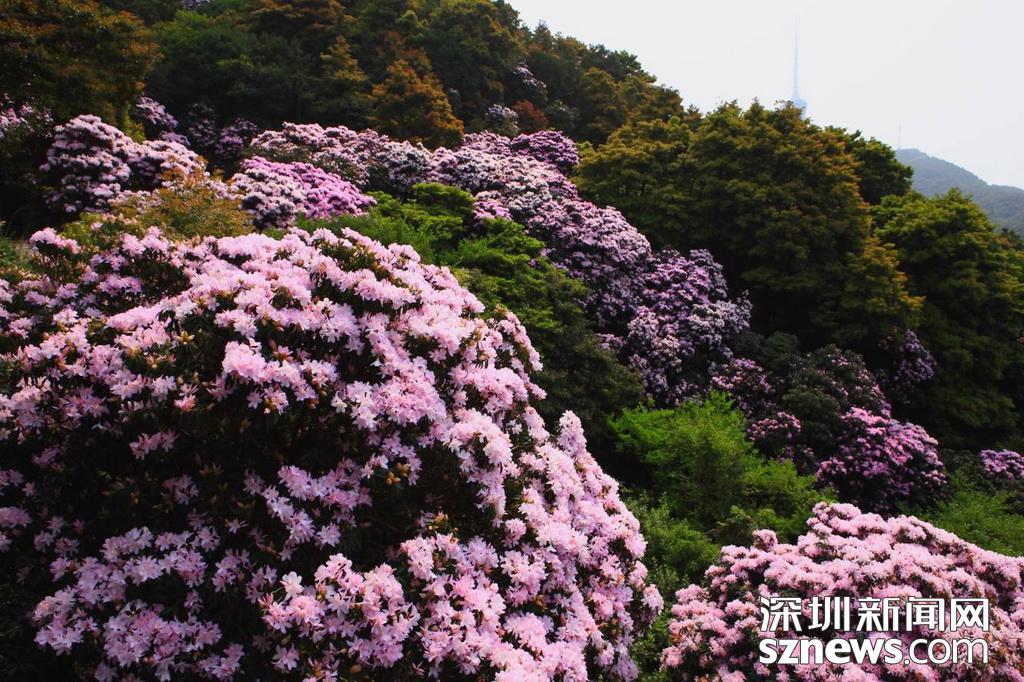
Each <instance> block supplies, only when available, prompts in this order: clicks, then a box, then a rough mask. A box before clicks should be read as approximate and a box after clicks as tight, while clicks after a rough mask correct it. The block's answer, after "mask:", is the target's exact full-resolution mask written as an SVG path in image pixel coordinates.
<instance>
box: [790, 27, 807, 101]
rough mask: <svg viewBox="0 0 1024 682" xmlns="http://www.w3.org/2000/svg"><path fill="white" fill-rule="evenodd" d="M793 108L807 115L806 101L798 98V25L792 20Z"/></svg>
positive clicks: (791, 99)
mask: <svg viewBox="0 0 1024 682" xmlns="http://www.w3.org/2000/svg"><path fill="white" fill-rule="evenodd" d="M790 101H792V102H793V106H795V107H796V108H797V109H799V110H800V111H801V113H803V115H804V116H806V115H807V100H805V99H804V98H803V97H801V96H800V24H799V23H798V21H797V19H795V18H794V19H793V95H792V97H790Z"/></svg>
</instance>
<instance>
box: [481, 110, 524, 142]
mask: <svg viewBox="0 0 1024 682" xmlns="http://www.w3.org/2000/svg"><path fill="white" fill-rule="evenodd" d="M484 124H485V125H486V126H487V129H488V130H491V131H493V132H495V133H498V134H499V135H505V136H508V137H512V136H513V135H518V134H519V114H517V113H516V112H515V110H513V109H510V108H509V107H506V106H505V105H503V104H492V105H491V106H489V107H487V111H485V112H484Z"/></svg>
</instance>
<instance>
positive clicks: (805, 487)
mask: <svg viewBox="0 0 1024 682" xmlns="http://www.w3.org/2000/svg"><path fill="white" fill-rule="evenodd" d="M611 425H612V429H613V430H614V432H615V434H616V435H617V436H618V439H619V443H620V446H621V447H622V448H623V449H624V450H625V451H627V452H629V453H631V454H632V455H634V456H635V457H636V458H637V459H639V460H640V461H641V462H642V463H643V464H644V465H645V468H646V470H647V472H648V474H649V482H648V483H647V484H646V485H645V486H644V492H640V493H636V494H634V495H633V496H632V499H630V501H629V506H630V509H631V510H632V511H633V513H634V514H635V515H636V517H637V519H638V520H639V521H640V526H641V528H642V530H643V534H644V538H645V539H646V540H647V554H646V556H645V558H644V561H645V562H646V563H647V565H648V567H649V568H650V571H651V577H652V580H653V581H654V583H655V584H657V585H658V587H659V589H660V590H661V592H662V596H663V597H664V598H665V599H666V601H670V600H671V599H672V598H673V595H674V594H675V592H676V591H677V590H679V589H680V588H682V587H685V586H686V585H688V584H690V583H693V582H699V581H700V580H701V577H702V576H703V574H704V571H705V570H707V568H708V567H709V566H710V565H711V564H712V563H713V562H714V561H715V560H716V559H718V556H719V552H720V550H721V546H722V545H729V544H739V545H746V544H749V543H750V541H751V537H752V533H753V531H754V530H756V529H759V528H771V529H773V530H775V531H776V533H777V534H778V535H779V538H780V539H781V540H782V541H784V542H786V541H793V540H795V539H796V538H797V536H798V535H800V534H801V533H802V532H803V531H804V530H805V529H806V526H805V522H806V519H807V517H808V516H809V515H810V511H811V509H812V508H813V507H814V505H815V504H816V503H817V502H819V501H821V500H822V499H827V498H828V495H827V493H823V492H822V491H819V490H815V489H814V479H813V477H811V476H800V475H799V474H798V473H797V471H796V469H795V468H794V466H793V464H792V463H791V462H783V461H775V460H768V459H765V458H763V457H762V456H760V455H759V454H758V453H757V452H756V451H755V450H754V449H753V446H752V445H751V444H750V442H749V441H748V440H747V437H746V424H745V422H744V419H743V416H742V415H741V414H740V413H739V411H738V410H736V409H735V408H734V407H733V405H732V404H731V403H730V401H729V400H728V398H727V397H726V396H724V395H723V394H720V393H714V392H713V393H711V394H710V395H709V396H708V397H707V399H705V400H704V401H703V402H696V401H692V402H688V403H685V404H683V405H682V406H680V407H678V408H676V409H673V410H651V409H632V410H627V411H625V412H624V413H623V414H622V416H620V417H618V418H616V419H613V420H612V422H611ZM667 644H668V632H667V629H666V627H665V622H664V618H663V619H662V620H659V621H658V622H657V623H655V625H654V627H653V628H651V630H650V631H649V632H648V633H647V635H646V636H645V637H644V638H643V639H642V640H640V641H639V642H638V643H637V644H636V646H635V647H634V649H633V653H634V655H635V656H636V658H637V662H638V665H640V667H641V669H642V670H645V671H655V670H657V669H658V667H659V655H660V652H661V651H662V650H663V649H664V648H665V646H667ZM652 679H657V678H652Z"/></svg>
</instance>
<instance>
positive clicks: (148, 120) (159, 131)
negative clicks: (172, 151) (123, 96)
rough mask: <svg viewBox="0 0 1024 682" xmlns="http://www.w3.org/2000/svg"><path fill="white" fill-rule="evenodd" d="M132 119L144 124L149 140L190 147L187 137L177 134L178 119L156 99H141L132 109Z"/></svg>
mask: <svg viewBox="0 0 1024 682" xmlns="http://www.w3.org/2000/svg"><path fill="white" fill-rule="evenodd" d="M132 117H133V118H135V119H136V120H138V121H139V122H140V123H142V127H143V129H144V130H145V132H146V137H147V138H148V139H151V140H169V141H171V142H177V143H179V144H183V145H185V146H188V141H187V140H186V138H185V136H184V135H181V134H180V133H177V132H175V131H176V130H177V129H178V119H176V118H174V116H173V115H172V114H171V113H170V112H169V111H167V109H166V108H165V107H164V105H162V104H160V102H157V101H156V100H155V99H153V98H151V97H140V98H139V100H138V101H137V102H136V103H135V106H133V107H132Z"/></svg>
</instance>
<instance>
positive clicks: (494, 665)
mask: <svg viewBox="0 0 1024 682" xmlns="http://www.w3.org/2000/svg"><path fill="white" fill-rule="evenodd" d="M33 245H34V247H35V248H36V249H37V250H38V254H39V258H41V259H45V261H46V262H45V266H46V267H45V268H42V267H41V268H40V271H42V272H47V273H54V274H51V275H47V276H42V277H41V278H38V279H30V280H24V281H22V282H20V283H18V284H14V283H9V282H6V281H3V280H0V320H3V322H4V323H3V325H0V330H2V331H0V363H2V368H3V371H0V442H2V446H0V447H2V448H3V450H4V452H5V458H4V462H3V470H2V471H0V527H2V531H3V536H2V541H0V547H2V549H3V550H5V553H4V554H3V555H2V556H3V557H4V561H5V562H8V563H9V565H11V566H12V569H13V570H11V571H10V572H9V573H6V575H9V576H13V575H15V574H17V575H18V576H19V578H20V583H19V587H18V591H19V594H21V595H24V596H26V597H30V598H31V600H32V602H33V607H34V608H33V614H32V618H33V622H34V624H35V627H36V628H37V635H36V641H37V642H38V643H39V644H40V645H41V646H43V647H46V648H47V649H48V650H51V651H53V652H54V653H57V654H69V655H70V656H71V657H72V658H71V660H72V661H73V662H74V664H75V665H76V666H77V676H95V677H96V678H97V679H101V680H107V679H112V678H114V677H122V676H125V675H130V676H135V675H137V676H146V677H149V676H155V677H158V678H163V679H168V678H172V677H184V676H198V677H205V678H217V679H227V678H230V677H233V676H245V677H252V678H264V679H266V678H268V677H281V676H290V677H294V678H296V679H311V678H329V679H336V678H337V677H338V676H339V675H340V676H347V675H358V674H359V671H360V670H364V671H377V672H376V674H379V675H382V676H385V677H389V678H405V677H417V676H432V677H446V678H448V677H453V676H461V675H472V676H484V677H494V678H497V679H507V680H526V679H538V680H539V679H548V678H550V677H564V678H572V679H586V678H588V677H591V676H597V675H600V674H608V675H611V676H614V677H625V678H629V677H633V676H634V675H635V672H636V671H635V668H634V666H633V664H632V662H631V660H630V658H629V655H628V651H627V649H628V647H629V645H630V643H631V641H632V640H633V638H634V635H635V634H636V632H637V631H638V629H639V628H641V627H642V626H644V625H645V624H646V623H648V622H649V620H650V618H651V617H652V616H653V615H654V613H656V611H657V610H658V609H659V608H660V600H661V598H660V596H659V595H658V593H657V590H656V589H655V588H654V587H653V586H649V585H647V584H646V581H645V574H646V570H645V568H644V566H643V564H642V563H640V558H641V556H642V555H643V552H644V541H643V538H642V537H641V536H640V534H639V531H638V524H637V522H636V519H635V518H634V517H633V516H632V515H631V514H630V513H629V512H628V511H627V510H626V508H625V507H624V505H623V504H622V502H621V501H620V500H619V498H618V493H617V486H616V483H615V482H614V481H613V480H612V479H610V478H609V477H607V476H606V475H605V474H604V473H603V472H602V471H601V469H600V468H599V467H598V466H597V465H596V464H595V462H594V460H593V459H592V457H591V456H590V455H589V454H588V453H587V450H586V444H585V440H584V437H583V434H582V431H581V429H580V427H579V422H578V420H577V419H576V417H575V416H574V415H572V414H571V413H567V414H566V415H565V416H564V417H563V418H562V420H561V426H560V433H559V435H558V436H557V437H554V436H551V435H549V434H548V432H547V431H546V430H545V427H544V425H543V421H542V420H541V418H540V417H539V415H538V414H537V412H536V411H535V410H534V408H533V407H532V406H531V405H530V399H531V397H538V396H539V394H540V391H539V390H538V389H537V388H536V387H535V386H534V384H533V383H532V381H531V379H530V372H531V371H532V370H533V369H535V368H536V365H537V362H538V358H537V355H536V353H535V351H534V350H533V349H532V347H531V345H530V341H529V339H528V338H527V337H526V334H525V332H524V330H523V328H522V326H521V325H520V324H519V322H518V321H517V320H516V318H515V317H514V316H512V315H511V314H509V315H507V316H504V317H500V318H497V319H493V320H486V319H483V318H482V317H481V316H480V312H481V310H482V305H481V304H480V303H479V302H478V301H477V299H475V298H474V297H473V296H472V295H470V294H469V293H468V292H467V291H465V290H464V289H462V288H461V287H460V286H459V285H458V284H457V282H456V280H455V279H454V277H453V276H452V275H451V274H450V272H448V271H447V270H443V269H439V268H436V267H432V266H424V265H421V264H420V263H419V261H418V259H417V256H416V255H415V253H414V252H412V251H411V249H409V248H408V247H397V246H396V247H391V248H384V247H381V246H380V245H379V244H378V243H376V242H373V241H371V240H369V239H366V238H364V237H361V236H359V235H358V234H356V233H353V232H350V231H344V232H342V233H341V234H340V235H334V234H332V233H330V232H327V231H324V230H321V231H317V232H316V233H314V234H308V233H305V232H302V231H292V232H289V233H287V234H286V235H285V236H284V237H283V238H282V239H281V240H275V239H272V238H270V237H268V236H265V235H257V234H251V235H246V236H241V237H222V238H219V239H218V238H213V237H208V238H205V239H203V240H202V241H197V240H192V241H189V242H181V243H175V242H171V241H169V240H167V239H165V238H164V236H163V235H162V234H161V233H160V232H159V231H158V230H157V229H156V228H152V229H150V230H148V231H147V232H145V233H138V234H132V233H128V234H122V235H121V236H119V237H117V238H116V239H115V240H114V243H113V244H112V245H111V246H109V247H107V248H105V249H102V250H100V251H99V252H97V253H94V254H93V255H91V257H90V256H89V253H87V250H84V249H83V248H82V247H80V245H79V244H77V243H76V242H75V241H72V240H69V239H67V238H66V237H62V236H60V235H58V234H56V233H54V232H53V231H52V230H51V231H44V232H41V233H38V234H37V235H36V236H35V237H34V238H33ZM58 273H59V276H58Z"/></svg>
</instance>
